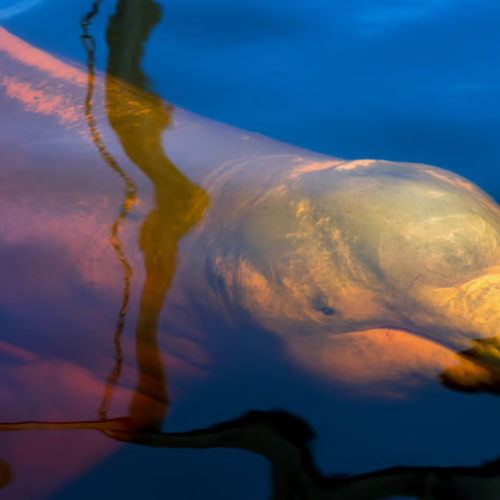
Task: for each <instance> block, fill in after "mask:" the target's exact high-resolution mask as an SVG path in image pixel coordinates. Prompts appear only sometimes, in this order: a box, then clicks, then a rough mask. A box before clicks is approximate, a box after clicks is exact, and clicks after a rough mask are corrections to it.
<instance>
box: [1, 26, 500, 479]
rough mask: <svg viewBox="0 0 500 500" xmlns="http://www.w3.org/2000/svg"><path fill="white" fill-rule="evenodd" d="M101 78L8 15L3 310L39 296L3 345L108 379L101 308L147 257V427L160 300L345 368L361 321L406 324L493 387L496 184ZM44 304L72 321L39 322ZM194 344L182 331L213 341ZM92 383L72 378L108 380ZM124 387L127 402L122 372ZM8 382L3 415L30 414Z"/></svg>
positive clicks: (386, 330)
mask: <svg viewBox="0 0 500 500" xmlns="http://www.w3.org/2000/svg"><path fill="white" fill-rule="evenodd" d="M91 83H92V86H93V90H94V99H93V101H92V103H90V101H89V100H88V99H86V96H87V97H88V92H89V85H88V84H89V80H88V76H87V75H86V74H85V72H83V71H81V70H80V69H79V68H77V67H76V66H75V65H72V64H69V63H64V62H62V61H60V60H58V59H56V58H54V57H52V56H50V55H48V54H46V53H44V52H42V51H40V50H38V49H35V48H34V47H31V46H29V45H28V44H27V43H25V42H23V41H22V40H20V39H18V38H16V37H15V36H14V35H11V34H10V33H8V32H7V31H5V30H3V29H1V28H0V84H1V85H0V86H1V88H0V108H1V110H2V113H1V116H0V148H1V151H2V160H1V169H0V175H1V186H0V210H1V212H2V214H7V215H6V216H5V215H3V216H2V219H1V220H0V231H1V233H0V238H1V242H2V243H1V246H2V250H1V252H2V259H3V261H2V263H1V264H0V265H1V267H2V275H3V276H4V278H3V283H2V285H0V286H1V293H0V308H1V309H0V310H1V311H2V314H3V313H4V312H5V311H6V313H5V317H6V318H7V321H9V318H12V317H24V315H25V311H26V310H29V312H30V314H29V316H30V319H29V320H30V321H32V323H29V320H28V319H26V322H28V324H29V325H28V326H29V328H28V329H27V331H28V332H30V331H32V328H33V327H34V325H36V336H35V337H36V338H34V337H33V336H30V335H18V334H17V333H16V332H14V331H11V330H9V331H7V332H6V333H5V336H3V338H2V344H1V345H0V348H1V349H2V352H3V354H8V355H11V356H13V357H16V359H23V360H24V361H23V362H26V363H28V364H29V362H31V361H30V360H31V359H32V358H30V356H34V357H36V359H44V358H46V357H50V358H51V359H56V358H57V359H59V360H64V362H68V363H71V366H74V367H77V368H75V370H77V371H75V372H74V374H75V380H79V381H80V382H81V381H82V380H83V379H84V378H85V377H87V375H85V373H87V374H89V373H90V374H92V375H96V374H97V375H98V376H99V378H100V380H102V378H104V377H105V371H106V370H105V369H103V368H102V366H103V364H106V363H108V361H109V356H108V357H107V356H106V355H104V354H102V356H101V353H104V352H108V350H109V338H108V337H106V338H104V337H105V335H102V328H103V327H102V325H103V324H107V323H109V318H107V317H106V318H104V319H103V318H101V317H100V316H99V314H97V313H96V312H95V310H97V309H98V308H96V307H94V305H95V303H96V301H97V302H99V303H104V304H106V306H107V305H109V304H114V302H113V300H114V299H112V298H110V297H115V296H116V292H117V289H119V288H120V287H121V286H122V279H123V275H125V283H126V285H125V292H126V293H125V299H124V302H123V304H124V306H122V309H123V307H125V306H126V305H127V301H128V298H127V297H128V296H127V290H128V289H129V288H134V286H136V285H137V283H135V282H134V280H135V279H137V280H140V278H143V276H138V273H137V272H136V273H135V275H134V276H135V277H134V276H132V275H131V273H130V269H131V268H134V265H135V264H137V265H138V266H139V267H140V265H142V264H143V265H144V267H145V278H144V286H143V292H142V295H141V302H140V312H139V318H138V321H137V327H136V340H137V345H136V353H137V357H138V365H139V368H138V372H139V373H140V374H141V377H140V380H139V384H138V388H137V390H136V392H135V393H134V394H133V395H132V398H133V399H134V398H135V400H137V399H138V398H140V397H142V398H143V399H142V403H141V404H142V405H143V406H145V407H146V408H147V412H146V411H143V412H142V413H141V412H137V411H136V410H137V408H139V407H140V404H139V403H138V404H136V405H134V404H133V403H132V404H131V405H130V412H129V413H130V415H131V417H133V418H132V419H133V420H134V422H136V426H137V427H143V426H146V427H147V426H148V422H146V420H148V421H149V420H151V421H161V419H162V418H163V417H164V414H165V407H166V406H168V397H167V396H166V395H165V387H164V380H163V381H162V379H163V378H164V371H163V370H162V368H161V366H160V367H159V365H161V363H160V364H159V363H158V358H159V354H158V350H157V349H156V348H154V347H152V346H153V344H154V338H155V332H156V330H157V329H158V324H159V322H160V312H161V313H162V315H167V316H169V317H170V318H172V320H171V321H172V323H175V322H178V324H179V331H182V332H190V331H191V330H192V331H193V332H194V333H193V335H192V337H191V338H197V339H200V338H201V337H200V336H199V332H200V331H201V332H202V330H203V323H204V321H205V320H206V319H207V318H217V319H218V320H220V321H221V322H223V323H225V324H228V325H229V326H230V328H231V330H232V331H233V332H234V333H235V334H237V333H238V332H239V331H241V332H245V331H248V328H244V327H245V326H246V325H248V324H251V325H254V326H255V327H257V328H259V329H261V330H262V331H264V332H266V333H268V334H269V335H270V336H271V337H276V338H278V339H279V340H280V342H281V345H282V346H283V349H284V350H285V352H286V353H287V355H288V357H289V358H290V359H292V360H293V362H295V363H298V364H299V366H301V367H303V368H304V369H306V370H308V371H312V372H314V373H316V374H319V375H320V376H323V377H326V378H327V379H332V380H339V379H340V380H342V381H344V382H345V381H347V382H349V381H350V380H351V379H350V373H349V372H350V370H351V369H352V371H353V372H356V370H357V366H356V362H359V360H360V359H361V361H362V362H363V361H364V360H366V359H372V358H373V353H370V352H364V351H363V347H362V346H363V344H362V341H366V340H367V339H376V342H377V346H382V347H381V348H382V349H383V350H384V352H389V353H390V352H393V354H394V356H395V357H398V356H401V354H402V353H401V352H400V351H398V350H397V349H401V348H402V347H403V348H404V347H405V346H407V345H408V344H405V343H404V342H405V341H403V340H402V339H406V338H409V339H414V340H415V342H417V344H409V345H410V346H414V345H417V346H420V347H421V346H424V348H423V350H422V352H423V356H424V357H426V356H427V355H428V356H427V357H429V358H433V359H430V363H431V364H432V363H434V362H436V363H437V365H438V367H439V371H438V373H439V372H441V375H440V376H441V379H442V381H443V382H444V383H445V385H448V386H449V387H453V388H456V389H460V390H465V391H476V390H486V391H490V392H495V391H497V389H498V380H499V378H498V375H497V370H496V364H497V345H496V335H497V329H498V322H499V321H500V304H499V302H498V293H499V292H498V290H499V286H500V267H499V266H500V253H499V252H498V248H499V246H500V208H499V207H498V206H497V204H496V203H495V202H494V201H493V200H492V199H491V198H490V197H489V196H488V195H487V194H486V193H484V192H482V191H481V190H480V189H479V188H478V187H476V186H475V185H473V184H472V183H470V182H469V181H467V180H466V179H464V178H462V177H460V176H458V175H456V174H454V173H452V172H449V171H446V170H443V169H440V168H436V167H432V166H428V165H420V164H410V163H395V162H387V161H378V160H357V161H344V160H341V159H338V158H332V157H329V156H326V155H321V154H316V153H313V152H311V151H307V150H304V149H302V148H298V147H295V146H291V145H287V144H283V143H280V142H277V141H274V140H271V139H267V138H264V137H262V136H260V135H258V134H254V133H249V132H244V131H241V130H239V129H235V128H233V127H230V126H226V125H222V124H219V123H216V122H213V121H210V120H206V119H204V118H201V117H199V116H196V115H194V114H192V113H189V112H187V111H183V110H180V109H177V108H176V109H174V110H172V109H171V108H170V107H169V105H167V104H165V103H164V102H163V101H161V102H160V101H159V100H157V99H156V98H155V97H154V96H153V97H152V96H151V95H149V94H147V93H146V92H144V91H142V90H140V89H138V88H134V86H133V85H130V84H125V83H123V82H120V81H119V80H117V79H113V78H110V79H107V80H106V81H105V79H104V78H103V77H102V75H97V76H96V77H95V78H94V79H92V81H91ZM104 94H106V98H104ZM138 138H140V140H137V139H138ZM104 144H106V148H107V150H105V148H104ZM96 146H97V147H96ZM164 151H165V152H168V158H167V157H166V156H165V153H164ZM103 160H105V161H103ZM104 163H107V166H109V167H111V168H110V169H106V168H103V164H104ZM172 165H175V167H176V169H173V168H172ZM137 166H139V168H140V170H141V171H142V172H140V171H139V169H138V168H137ZM117 174H118V175H119V176H120V177H121V179H122V181H123V183H124V185H125V193H126V199H125V202H124V203H123V205H122V209H121V213H120V217H119V218H118V219H116V212H117V207H119V206H120V204H121V203H122V198H123V194H122V190H121V189H120V187H121V186H120V185H117V182H116V179H117ZM152 184H153V185H154V195H152V194H151V192H152V189H151V185H152ZM172 214H175V217H173V216H172ZM127 217H129V219H130V224H129V225H128V226H125V225H124V221H125V219H126V218H127ZM137 221H140V222H141V224H142V226H141V228H140V230H139V231H137V230H138V224H137ZM110 227H112V230H111V233H112V237H111V239H110V238H109V228H110ZM119 229H120V235H121V240H122V241H121V242H120V240H119V239H118V238H117V235H118V232H119V231H118V230H119ZM137 232H139V245H138V246H139V249H140V251H139V250H138V248H137V243H136V238H137ZM141 252H142V254H141ZM116 255H118V256H119V259H118V260H117V259H116ZM12 263H14V265H12ZM75 290H77V292H78V293H77V292H75ZM82 290H83V292H82ZM167 292H168V297H167V300H166V301H165V297H166V296H167ZM82 293H83V298H82V295H81V294H82ZM73 296H75V297H78V301H77V302H78V304H77V305H78V311H79V313H78V314H74V309H75V307H76V306H75V300H77V299H74V300H73V298H74V297H73ZM47 311H48V312H47ZM65 313H67V314H66V315H65ZM50 314H54V315H55V316H57V319H58V322H59V323H58V325H62V326H59V327H58V328H55V329H54V328H51V327H50V325H49V326H46V325H45V324H44V322H46V321H48V320H47V318H48V317H49V316H50ZM26 316H28V315H26ZM31 317H32V318H31ZM120 318H121V319H123V318H122V317H121V316H120ZM19 324H21V325H22V324H23V323H22V322H21V323H19ZM88 325H91V326H92V332H91V333H90V335H89V329H88V328H84V326H85V327H86V326H88ZM63 329H64V334H63V333H62V332H63ZM67 331H71V335H67V334H66V332H67ZM197 335H198V337H197ZM160 337H161V336H160ZM125 340H126V339H125ZM180 344H181V343H179V342H177V344H175V345H180ZM191 344H193V343H191ZM191 344H189V345H190V347H189V348H186V345H187V344H186V343H184V344H182V345H181V347H180V348H179V349H180V350H181V351H182V349H183V348H186V349H187V350H188V351H189V355H192V356H194V357H197V358H202V357H203V353H201V354H200V353H198V351H197V350H196V348H195V346H194V345H191ZM401 346H402V347H401ZM429 346H432V347H431V348H429ZM125 347H127V346H125ZM426 349H427V350H426ZM368 350H369V349H368ZM436 353H437V354H436ZM455 353H460V358H457V357H456V355H455ZM403 354H404V355H407V354H408V353H403ZM404 355H403V356H402V359H403V362H404V360H405V357H404ZM436 356H437V357H438V358H439V356H441V358H439V359H437V361H436V359H435V358H436ZM386 359H387V358H382V362H384V363H385V361H386ZM460 359H461V361H460ZM103 360H104V361H103ZM457 360H458V361H459V363H458V364H457ZM101 361H102V363H101ZM119 361H120V363H121V358H120V360H119ZM61 362H62V361H61ZM342 363H343V365H342ZM436 363H435V364H436ZM447 363H449V366H448V365H447ZM453 363H454V364H453ZM57 366H58V365H57ZM106 366H107V365H106ZM338 366H341V367H343V372H342V373H341V374H339V371H338ZM64 367H66V368H67V367H68V365H64ZM368 369H370V365H368ZM78 370H80V371H78ZM81 370H83V371H81ZM174 370H175V366H174ZM179 370H181V368H179ZM116 371H117V372H119V370H116ZM181 371H182V370H181ZM375 371H376V370H375ZM5 373H7V372H5ZM20 373H21V372H16V373H15V376H17V377H18V378H19V380H21V378H20V375H19V374H20ZM61 373H62V372H61ZM123 376H125V377H126V376H127V373H126V370H125V372H124V373H123ZM89 377H90V375H89ZM361 378H362V380H365V379H363V377H361ZM374 379H375V380H377V376H376V374H375V376H374ZM19 380H16V383H17V384H18V385H17V387H21V386H22V383H21V382H20V381H19ZM39 382H40V383H41V384H42V385H43V380H41V379H40V380H39V381H36V380H34V379H33V377H31V378H30V380H29V384H36V383H39ZM92 383H93V384H94V383H95V380H94V379H92ZM29 384H28V385H29ZM89 384H90V383H89ZM89 384H87V385H85V384H83V383H82V385H80V386H75V387H77V388H78V389H77V390H75V391H74V392H75V395H74V397H75V398H76V397H77V396H78V398H79V399H80V400H83V399H85V398H83V394H84V393H85V394H86V395H87V396H88V398H87V399H89V400H92V401H94V400H99V397H100V395H99V396H96V395H95V392H96V389H95V387H94V386H92V387H91V385H89ZM113 384H116V380H115V381H113V383H112V384H111V385H113ZM97 385H98V384H97ZM124 385H125V384H124ZM61 387H62V386H61ZM18 390H19V389H18ZM64 390H65V391H66V393H67V394H70V392H71V391H70V389H68V388H67V387H64ZM116 390H117V391H118V392H117V396H116V397H117V399H118V400H119V401H120V402H121V403H120V404H122V406H123V405H126V404H127V402H126V400H127V398H130V397H131V393H130V391H129V392H126V391H125V390H124V391H125V392H120V388H119V387H118V388H117V389H116ZM85 391H86V392H85ZM87 396H86V397H87ZM144 396H145V397H144ZM0 397H2V399H3V401H4V403H3V408H4V409H5V408H7V409H9V408H13V411H12V412H11V413H9V412H7V415H8V418H7V419H10V420H18V419H20V418H21V419H23V418H24V419H25V420H26V419H30V420H31V419H32V418H31V415H30V416H29V417H28V418H25V417H26V415H24V413H23V412H22V411H21V412H19V411H17V410H15V411H14V409H15V404H17V402H18V401H17V400H15V399H12V398H14V396H13V395H12V394H9V393H8V391H6V392H4V393H2V394H1V395H0ZM72 397H73V396H72ZM148 397H149V400H150V403H144V401H145V400H146V399H147V398H148ZM9 398H10V399H9ZM82 398H83V399H82ZM151 401H153V402H152V403H151ZM155 402H156V403H155ZM9 405H10V406H9ZM78 408H79V410H81V409H82V406H81V405H80V406H79V407H78ZM132 410H133V411H132ZM51 411H52V410H51ZM134 411H135V413H134ZM146 413H147V415H146ZM61 414H63V415H67V413H65V412H64V411H61V412H59V413H58V412H57V411H55V413H54V412H52V413H50V412H49V413H47V415H45V414H43V415H41V414H40V415H38V417H37V419H38V420H44V419H45V420H47V419H48V418H51V419H53V420H54V419H57V418H59V417H60V415H61ZM20 415H21V416H20ZM78 417H81V415H78ZM2 418H3V417H2ZM105 425H106V423H103V427H102V428H104V427H105ZM84 428H85V427H84ZM87 428H89V427H87ZM68 474H69V473H68Z"/></svg>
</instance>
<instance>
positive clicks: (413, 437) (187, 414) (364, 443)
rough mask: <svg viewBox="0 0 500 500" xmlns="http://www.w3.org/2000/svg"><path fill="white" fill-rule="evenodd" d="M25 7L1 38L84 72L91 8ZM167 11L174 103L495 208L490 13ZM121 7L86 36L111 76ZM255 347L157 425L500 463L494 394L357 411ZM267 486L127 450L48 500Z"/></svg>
mask: <svg viewBox="0 0 500 500" xmlns="http://www.w3.org/2000/svg"><path fill="white" fill-rule="evenodd" d="M14 3H15V2H12V1H11V0H8V1H3V0H0V24H1V25H2V26H4V27H5V28H7V29H8V30H9V31H11V32H12V33H14V34H16V35H17V36H19V37H21V38H23V39H24V40H26V41H28V42H30V43H31V44H33V45H35V46H37V47H39V48H42V49H44V50H46V51H48V52H51V53H53V54H56V55H59V56H63V57H65V58H68V59H71V60H75V61H78V62H80V63H84V62H85V58H86V54H85V51H84V50H83V47H82V44H81V42H80V40H79V36H80V34H81V28H80V25H79V21H80V19H81V16H82V15H83V14H84V13H86V12H87V11H89V9H90V8H91V2H90V1H87V0H71V2H68V1H66V0H40V1H39V2H32V3H26V5H25V7H26V8H25V10H22V11H21V9H18V10H19V12H14V11H9V12H10V14H12V15H8V16H7V15H5V16H3V15H2V12H3V11H2V9H9V8H12V5H13V4H14ZM158 3H160V4H161V6H162V20H161V23H160V24H159V25H158V26H157V27H156V28H155V30H154V32H153V35H152V37H151V39H150V40H149V42H148V44H147V50H146V53H145V59H144V63H143V68H144V70H145V72H146V73H147V74H148V76H149V78H150V79H151V82H152V85H153V88H154V90H155V91H156V92H158V93H159V94H160V95H161V96H163V97H164V98H165V99H166V100H168V101H170V102H173V103H174V104H176V105H178V106H180V107H183V108H186V109H188V110H190V111H193V112H196V113H198V114H200V115H202V116H205V117H209V118H212V119H215V120H219V121H221V122H224V123H228V124H231V125H235V126H238V127H241V128H243V129H247V130H250V131H255V132H258V133H261V134H264V135H266V136H270V137H273V138H276V139H279V140H282V141H285V142H287V143H291V144H295V145H299V146H302V147H305V148H308V149H311V150H314V151H318V152H322V153H326V154H330V155H334V156H337V157H341V158H382V159H386V160H395V161H406V162H419V163H428V164H432V165H436V166H439V167H442V168H445V169H449V170H452V171H454V172H456V173H458V174H460V175H463V176H464V177H466V178H468V179H470V180H471V181H473V182H475V183H476V184H478V185H479V186H480V187H481V188H483V189H484V190H485V191H486V192H488V193H489V194H490V195H492V196H493V197H494V198H495V199H496V200H497V201H500V173H499V172H500V170H499V167H500V165H499V160H498V158H499V147H498V144H499V139H498V138H499V137H500V65H499V64H498V53H499V49H500V31H499V30H498V26H499V24H500V4H499V3H498V2H497V1H496V0H455V1H452V0H420V1H408V0H395V1H393V2H385V1H368V0H364V1H363V0H351V1H349V2H344V1H337V0H334V1H332V0H328V1H327V0H310V1H308V2H306V1H300V0H288V1H281V0H279V1H278V0H276V1H274V2H271V3H270V2H265V1H263V0H252V1H246V0H239V1H237V2H235V1H232V2H229V1H227V0H221V1H208V0H198V1H192V0H182V1H179V0H172V1H168V0H161V1H159V2H158ZM114 8H115V2H114V1H111V0H109V1H108V0H104V1H103V3H102V5H101V8H100V11H99V14H98V15H97V17H96V18H95V19H94V20H93V22H92V26H91V32H92V33H93V35H94V36H95V37H96V40H97V47H96V56H97V66H98V67H99V68H100V69H102V70H104V69H105V66H106V58H107V48H106V45H105V42H104V35H103V33H104V30H105V27H106V24H107V21H108V17H109V16H110V15H111V14H112V13H113V12H114ZM5 13H7V11H5ZM13 14H15V15H13ZM214 328H215V326H214ZM208 329H209V328H208ZM262 342H263V346H258V347H256V348H255V352H252V347H251V345H243V346H241V345H238V344H237V343H235V342H233V343H231V342H229V343H228V345H229V348H228V347H227V345H225V346H224V347H220V349H221V351H224V353H225V354H224V355H222V356H221V358H222V359H223V361H222V362H221V363H220V364H219V365H217V367H216V368H214V371H213V373H212V375H211V378H210V380H208V381H203V382H197V383H192V384H187V385H186V387H185V390H186V391H188V392H189V398H184V399H182V400H181V402H179V403H176V401H175V400H174V401H173V403H172V412H171V415H170V416H169V417H168V419H167V422H166V423H165V425H164V428H165V429H168V431H171V432H174V431H179V432H181V431H188V430H191V429H193V428H202V427H206V426H210V425H213V424H216V423H218V422H222V421H227V420H230V419H232V418H236V417H238V416H239V415H241V414H243V413H244V412H246V411H248V410H250V409H259V410H270V409H275V408H279V409H286V410H287V411H289V412H291V413H293V414H295V415H297V416H300V417H302V418H303V419H304V420H305V421H307V422H308V423H309V424H310V425H311V427H312V428H313V429H314V430H315V432H316V434H317V439H316V440H315V441H314V444H313V454H314V457H315V459H316V462H317V464H318V467H319V469H320V470H321V471H322V472H323V473H324V474H328V473H344V472H345V473H350V474H356V473H363V472H369V471H374V470H379V469H383V468H386V467H391V466H395V465H404V466H412V465H415V466H446V467H451V466H474V465H479V464H480V463H482V462H483V461H485V460H492V459H494V458H495V457H497V456H498V454H499V453H500V430H499V426H498V415H499V414H500V401H499V400H498V399H497V398H495V397H493V396H489V395H473V396H472V395H464V394H459V393H454V392H451V391H447V390H445V389H443V388H442V387H440V386H438V385H436V386H433V387H426V388H424V389H419V390H417V391H415V392H414V393H413V394H412V397H411V398H409V399H395V400H388V401H387V400H383V401H380V400H377V399H376V398H367V399H362V400H360V399H359V398H354V397H350V395H349V394H345V393H343V394H339V393H338V392H335V391H334V390H333V389H332V388H331V387H330V386H328V384H325V383H322V382H318V380H316V379H314V377H312V376H309V375H307V374H304V373H301V372H296V371H295V370H292V369H291V368H290V367H289V366H288V365H287V364H286V363H283V365H282V366H281V365H280V364H276V359H278V356H276V358H274V357H273V353H275V352H278V351H279V346H278V345H273V341H268V340H263V341H262ZM266 342H268V343H269V344H267V343H266ZM238 350H239V351H238ZM262 351H265V352H268V353H270V354H269V360H270V361H269V363H267V364H266V362H265V361H266V360H265V359H264V360H261V361H260V362H256V361H255V360H254V359H252V354H254V355H255V356H257V355H258V353H260V352H262ZM233 356H234V359H235V360H238V361H234V362H233V361H232V357H233ZM242 359H243V360H245V361H244V362H242V361H241V360H242ZM268 475H269V465H268V463H267V461H266V460H265V459H264V458H262V457H259V456H257V455H254V454H250V453H248V452H246V451H241V450H168V449H163V450H153V451H152V450H150V449H145V448H141V447H132V446H126V447H124V448H122V449H121V450H120V451H118V452H117V453H115V454H114V455H112V456H111V457H109V458H106V459H105V460H104V462H103V463H101V464H100V465H98V466H96V467H95V468H94V469H93V470H91V471H90V472H88V473H86V474H85V475H83V476H82V477H81V478H79V479H77V480H75V481H74V482H73V483H72V484H69V485H68V486H66V487H64V488H63V489H61V490H60V491H59V492H58V493H57V494H55V495H53V496H52V497H50V498H52V499H54V500H55V499H57V500H63V499H75V500H77V499H83V498H88V497H89V496H92V497H93V498H96V499H101V498H102V499H104V498H122V499H124V500H127V499H133V498H134V499H135V498H138V497H144V498H150V497H161V496H165V497H168V498H170V499H172V500H174V499H175V500H177V499H179V500H180V499H194V498H217V499H221V500H223V499H226V498H227V499H233V498H238V499H241V500H243V499H245V500H246V499H248V500H253V499H261V498H267V497H269V495H270V485H269V479H268Z"/></svg>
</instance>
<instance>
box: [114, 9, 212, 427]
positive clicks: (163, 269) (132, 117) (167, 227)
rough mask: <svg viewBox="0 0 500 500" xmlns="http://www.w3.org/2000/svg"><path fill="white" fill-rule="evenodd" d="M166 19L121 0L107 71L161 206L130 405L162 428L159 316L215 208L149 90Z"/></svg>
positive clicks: (136, 155) (127, 138)
mask: <svg viewBox="0 0 500 500" xmlns="http://www.w3.org/2000/svg"><path fill="white" fill-rule="evenodd" d="M160 18H161V11H160V6H159V5H158V4H157V3H156V2H154V1H153V0H120V1H119V2H118V5H117V7H116V12H115V14H114V15H113V16H111V18H110V21H109V24H108V29H107V44H108V48H109V58H108V65H107V76H106V112H107V115H108V119H109V122H110V124H111V126H112V128H113V130H114V131H115V133H116V134H117V136H118V138H119V140H120V142H121V145H122V147H123V149H124V151H125V153H126V154H127V156H128V157H129V158H130V159H131V160H132V161H133V162H134V164H135V165H136V166H137V167H138V168H139V169H140V170H141V171H142V172H143V173H144V174H145V175H146V176H147V177H148V178H149V179H150V180H151V182H152V184H153V187H154V189H155V195H154V199H155V205H156V206H155V208H153V210H152V211H151V212H150V213H149V215H148V216H147V217H146V219H145V221H144V223H143V225H142V228H141V230H140V234H139V246H140V248H141V250H142V252H143V255H144V262H145V268H146V279H145V283H144V287H143V291H142V296H141V301H140V313H139V319H138V322H137V325H136V357H137V363H138V368H139V374H138V376H139V380H138V384H137V388H136V391H135V392H134V396H133V397H132V401H131V404H130V407H129V416H130V418H131V420H132V421H133V422H135V423H136V424H138V425H139V426H140V427H147V428H150V429H154V430H159V429H160V428H161V423H162V421H163V418H164V417H165V414H166V411H167V408H168V404H169V398H168V393H167V385H166V373H165V370H164V367H163V363H162V359H161V355H160V350H159V348H158V344H157V330H158V318H159V314H160V311H161V309H162V307H163V303H164V300H165V297H166V294H167V292H168V290H169V288H170V286H171V283H172V280H173V277H174V273H175V260H176V254H177V245H178V241H179V239H180V238H182V237H183V236H185V235H186V234H187V233H188V232H189V231H190V230H191V229H192V228H193V227H194V226H195V225H196V224H198V223H199V222H200V220H201V218H202V215H203V212H204V211H205V209H206V208H207V206H208V197H207V195H206V193H205V192H204V191H203V190H202V189H201V188H200V187H198V186H196V185H195V184H193V183H192V182H191V181H190V180H189V179H188V178H187V177H185V176H184V175H183V174H182V173H181V172H180V171H179V170H177V168H176V167H175V165H174V164H173V163H172V162H171V161H170V160H169V159H168V158H167V157H166V156H165V153H164V151H163V148H162V144H161V133H162V131H163V130H164V128H165V127H166V126H168V125H169V123H170V114H171V111H172V108H171V107H165V105H164V103H163V101H162V99H161V98H160V97H159V96H158V95H156V94H155V93H153V92H151V91H150V90H148V86H149V85H148V80H147V77H146V75H145V74H144V73H143V71H142V70H141V67H140V62H141V59H142V56H143V53H144V49H143V44H144V42H145V41H146V40H147V39H148V37H149V34H150V32H151V30H152V29H153V27H154V26H155V25H156V24H157V23H158V22H159V21H160ZM121 82H128V83H129V84H130V86H127V85H124V84H123V83H121ZM136 89H138V90H139V91H140V92H138V91H137V90H136ZM144 396H146V400H144Z"/></svg>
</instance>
